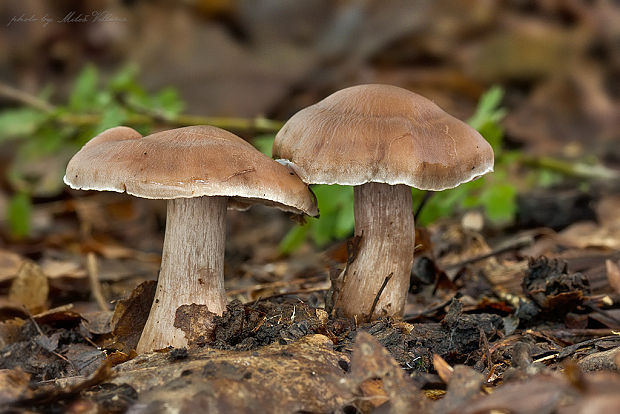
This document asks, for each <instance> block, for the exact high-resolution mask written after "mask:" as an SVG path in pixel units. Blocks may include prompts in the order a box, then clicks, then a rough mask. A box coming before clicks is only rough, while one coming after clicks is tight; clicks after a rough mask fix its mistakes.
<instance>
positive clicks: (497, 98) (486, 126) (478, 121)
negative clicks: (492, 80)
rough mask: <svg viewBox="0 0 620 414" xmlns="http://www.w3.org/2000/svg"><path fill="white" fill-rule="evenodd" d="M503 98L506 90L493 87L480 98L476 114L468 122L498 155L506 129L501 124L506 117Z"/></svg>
mask: <svg viewBox="0 0 620 414" xmlns="http://www.w3.org/2000/svg"><path fill="white" fill-rule="evenodd" d="M503 97H504V90H503V89H502V88H501V87H499V86H493V87H492V88H491V89H489V90H488V91H487V92H485V93H484V94H483V95H482V96H481V97H480V101H478V106H477V108H476V113H475V114H474V116H472V117H471V118H470V119H469V121H467V122H468V123H469V125H471V126H472V127H474V128H475V129H476V130H478V132H480V134H481V135H482V136H483V137H484V138H485V139H486V140H487V141H489V144H491V146H492V147H493V150H494V151H496V153H499V152H500V150H501V144H502V138H503V136H504V128H503V127H502V126H501V125H500V123H499V122H500V121H501V120H502V119H503V118H504V116H506V110H505V109H504V108H501V107H500V104H501V101H502V98H503Z"/></svg>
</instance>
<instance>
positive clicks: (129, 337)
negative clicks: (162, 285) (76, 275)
mask: <svg viewBox="0 0 620 414" xmlns="http://www.w3.org/2000/svg"><path fill="white" fill-rule="evenodd" d="M156 288H157V282H155V281H152V280H149V281H147V282H143V283H141V284H139V285H138V287H136V288H135V289H134V291H133V292H131V296H130V297H129V299H126V300H121V301H118V302H117V303H116V307H115V308H114V315H113V316H112V321H111V322H110V324H111V325H112V326H113V330H112V333H113V334H114V337H115V343H116V345H117V346H120V350H121V351H123V352H125V353H129V352H130V351H131V350H132V349H135V347H136V345H137V344H138V340H139V339H140V335H141V334H142V329H143V328H144V324H146V320H147V319H148V317H149V312H150V310H151V304H152V303H153V298H154V297H155V289H156Z"/></svg>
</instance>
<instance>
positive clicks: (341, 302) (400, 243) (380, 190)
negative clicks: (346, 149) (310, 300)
mask: <svg viewBox="0 0 620 414" xmlns="http://www.w3.org/2000/svg"><path fill="white" fill-rule="evenodd" d="M354 196H355V210H354V211H355V235H356V236H358V237H360V238H361V239H360V242H359V248H358V251H357V252H353V253H352V259H353V261H352V262H350V263H349V264H348V265H347V268H346V269H345V271H344V280H343V285H342V287H341V290H340V292H338V293H337V297H336V298H335V304H334V305H335V306H334V307H335V309H336V312H340V313H342V314H344V315H345V316H347V317H357V319H358V320H360V321H363V320H369V319H370V320H372V319H376V318H378V317H380V316H402V314H403V312H404V309H405V302H406V300H407V291H408V289H409V278H410V273H411V266H412V265H413V251H414V248H415V228H414V220H413V212H412V200H411V189H410V187H409V186H406V185H389V184H382V183H367V184H363V185H359V186H356V187H355V188H354ZM390 275H391V276H390ZM387 277H389V281H388V282H387V284H386V285H385V286H384V288H383V290H381V288H382V285H383V284H384V283H385V280H386V278H387ZM378 295H379V298H378V300H376V298H377V296H378ZM375 302H376V304H374V309H373V303H375ZM371 313H372V315H371Z"/></svg>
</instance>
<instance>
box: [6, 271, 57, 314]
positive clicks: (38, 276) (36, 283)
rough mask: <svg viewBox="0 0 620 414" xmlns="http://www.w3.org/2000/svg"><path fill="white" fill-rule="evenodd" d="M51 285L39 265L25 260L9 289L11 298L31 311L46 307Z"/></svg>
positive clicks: (34, 311) (36, 311)
mask: <svg viewBox="0 0 620 414" xmlns="http://www.w3.org/2000/svg"><path fill="white" fill-rule="evenodd" d="M48 293H49V285H48V282H47V276H46V275H45V273H43V270H42V269H41V267H39V265H37V264H36V263H34V262H30V261H25V262H24V263H23V264H22V265H21V267H20V268H19V272H18V273H17V278H16V279H15V280H13V283H12V284H11V288H10V290H9V300H11V301H12V302H15V303H18V304H20V305H23V306H24V307H25V308H26V309H28V311H30V312H31V313H38V312H41V311H43V310H45V309H46V302H47V295H48Z"/></svg>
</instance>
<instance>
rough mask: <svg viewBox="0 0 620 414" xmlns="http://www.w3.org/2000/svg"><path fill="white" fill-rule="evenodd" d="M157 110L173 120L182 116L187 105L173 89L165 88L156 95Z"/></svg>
mask: <svg viewBox="0 0 620 414" xmlns="http://www.w3.org/2000/svg"><path fill="white" fill-rule="evenodd" d="M154 102H155V106H156V107H157V108H156V109H158V110H160V111H161V112H162V113H163V114H164V116H165V117H166V118H168V119H172V118H174V117H175V116H177V115H178V114H180V113H181V112H182V111H183V109H184V107H185V104H184V103H183V101H182V100H181V97H180V96H179V92H178V91H177V90H176V89H174V88H172V87H168V88H164V89H162V90H161V91H159V92H158V93H157V95H155V98H154Z"/></svg>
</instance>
